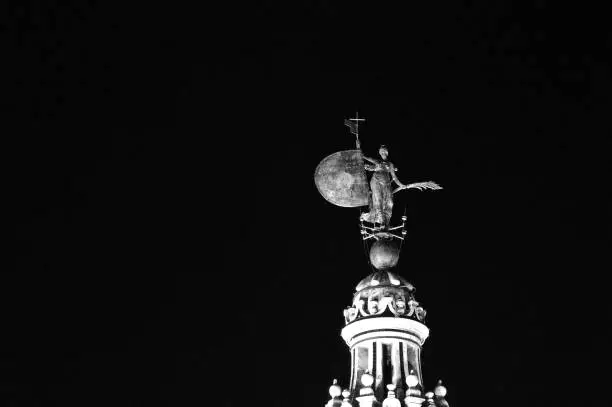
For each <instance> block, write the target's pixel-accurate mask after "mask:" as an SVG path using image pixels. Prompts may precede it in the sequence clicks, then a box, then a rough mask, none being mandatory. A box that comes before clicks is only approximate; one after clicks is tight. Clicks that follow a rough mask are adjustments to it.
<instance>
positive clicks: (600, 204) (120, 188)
mask: <svg viewBox="0 0 612 407" xmlns="http://www.w3.org/2000/svg"><path fill="white" fill-rule="evenodd" d="M70 3H72V4H70ZM263 3H264V4H261V5H259V6H257V7H255V6H252V5H251V6H248V7H244V6H242V5H240V4H238V3H236V4H229V3H228V4H226V5H225V6H223V7H216V8H214V9H213V8H210V6H209V5H205V4H204V3H201V4H199V5H195V4H194V5H191V6H189V7H186V6H185V7H183V6H179V5H170V3H167V4H159V5H158V4H155V3H154V2H153V3H150V2H149V3H146V4H142V5H136V4H135V3H134V4H132V3H131V5H129V6H128V5H126V4H121V5H119V4H118V5H113V4H112V3H106V2H105V3H100V2H91V1H90V2H76V1H74V2H65V3H62V5H59V3H57V4H54V5H53V6H47V7H46V8H45V7H42V6H39V5H38V4H36V3H34V2H19V4H14V5H7V6H3V8H4V9H5V10H3V11H2V13H0V14H2V15H3V16H4V17H5V19H4V21H3V22H2V24H1V25H0V28H1V30H2V31H1V32H2V40H1V41H2V42H3V45H2V46H3V49H5V50H8V52H7V53H6V54H5V55H4V56H3V58H2V60H3V63H2V65H3V66H2V79H3V81H2V84H3V88H2V113H3V120H2V123H3V131H2V144H1V146H2V149H1V150H2V153H3V160H2V161H3V163H4V164H5V170H4V175H5V177H4V182H3V191H4V194H3V197H4V199H3V200H4V201H5V202H8V203H9V205H8V206H9V209H5V212H4V213H5V218H6V221H7V222H6V225H7V227H6V228H5V230H7V231H8V234H9V235H10V242H11V244H10V245H9V246H7V249H8V250H7V253H8V254H9V256H8V257H9V260H13V261H9V263H8V264H9V266H7V267H6V268H5V270H4V271H5V272H4V273H2V274H1V277H0V278H1V280H0V290H2V292H1V293H0V298H1V301H2V304H1V307H0V310H1V311H0V313H1V314H0V315H1V321H2V330H1V334H0V335H1V338H2V339H1V340H0V345H1V357H0V404H1V405H3V406H43V405H44V406H55V405H58V406H59V405H61V406H77V405H78V406H102V405H105V406H106V405H114V406H141V405H142V406H144V405H147V406H151V405H160V406H196V405H199V406H206V405H224V406H233V405H244V404H253V405H268V406H270V405H272V406H287V405H299V406H302V405H303V406H312V405H322V404H323V403H325V401H326V400H327V399H328V396H327V389H328V387H329V385H330V384H331V380H332V379H333V378H338V379H339V381H340V383H341V384H343V385H346V383H347V382H348V379H349V373H350V370H349V353H348V351H347V348H346V345H345V344H344V343H343V342H342V339H341V338H340V336H339V331H340V329H341V328H342V326H343V317H342V310H343V309H344V307H346V306H347V305H349V303H350V301H351V298H352V294H353V289H354V287H355V285H356V284H357V282H358V281H359V280H360V279H362V278H363V277H365V276H366V275H367V274H368V272H369V267H368V264H367V261H366V257H365V256H364V252H363V250H362V244H361V240H360V236H359V234H358V227H357V222H356V218H357V216H358V210H357V209H342V208H339V207H335V206H333V205H331V204H329V203H327V202H326V201H325V200H324V199H323V198H322V197H321V196H320V195H319V194H318V192H317V190H316V188H315V186H314V183H313V179H312V176H313V172H314V169H315V167H316V165H317V164H318V162H319V161H320V160H321V159H322V158H324V157H325V156H327V155H328V154H331V153H333V152H335V151H338V150H343V149H348V148H352V146H353V145H354V144H353V143H354V139H353V138H352V136H351V135H350V134H349V133H348V131H347V129H346V128H345V127H344V126H343V120H344V118H347V117H349V116H351V115H352V114H354V112H355V111H356V110H359V113H360V115H363V116H365V117H366V118H367V124H366V125H365V126H364V127H363V132H362V147H363V148H364V150H365V152H366V153H369V154H371V155H373V154H375V152H376V149H377V147H378V145H380V144H386V145H387V146H388V147H389V150H390V160H391V161H393V162H394V163H395V165H396V166H397V167H399V168H400V172H399V173H398V175H399V177H400V179H401V180H402V181H403V182H406V183H407V182H414V181H421V180H429V179H431V180H435V181H437V182H438V183H440V184H442V185H443V186H444V190H443V191H439V192H416V191H407V192H405V193H402V194H400V195H399V196H398V201H397V202H396V207H397V208H398V209H399V210H400V211H401V210H402V209H403V208H404V207H406V212H407V215H408V239H407V240H406V243H405V245H404V248H403V252H402V257H401V261H400V265H399V269H398V272H399V273H400V274H401V275H402V276H404V277H405V278H407V279H408V280H409V281H411V282H412V283H413V284H414V285H415V286H416V287H417V298H418V299H419V300H420V301H421V302H422V304H423V305H424V306H425V308H426V309H427V310H428V319H427V325H428V326H429V327H430V329H431V337H430V339H428V341H427V342H426V344H425V347H424V356H423V362H424V365H423V369H424V375H425V376H424V379H425V382H426V383H425V384H426V387H427V388H431V387H433V385H434V384H435V381H436V380H437V379H438V378H441V379H443V380H444V382H445V384H446V385H447V387H448V389H449V396H448V400H449V402H450V403H451V405H454V406H460V405H463V406H465V405H468V404H469V405H476V406H480V405H482V406H484V405H491V404H493V403H494V404H495V405H498V406H510V405H516V404H517V402H518V403H520V404H521V405H534V406H535V405H553V404H554V405H561V406H565V405H568V406H569V405H596V404H597V405H602V404H603V403H604V402H605V399H604V398H605V397H606V396H607V395H606V394H605V391H602V390H601V389H602V388H604V387H605V383H607V381H606V380H605V377H606V369H604V368H607V364H606V357H607V353H606V348H607V347H608V345H609V343H610V339H611V338H610V329H609V325H610V316H609V314H610V305H609V301H608V297H609V288H608V287H609V286H608V285H607V284H606V283H607V280H608V278H607V277H608V273H609V270H610V268H609V265H607V264H608V261H607V260H608V259H607V254H608V253H609V248H608V246H609V224H608V217H609V206H610V202H609V198H608V190H609V186H610V181H609V177H608V172H609V170H610V168H609V167H610V165H609V162H610V161H609V160H610V159H609V154H610V144H611V142H610V140H611V138H610V131H611V130H612V125H611V124H610V119H609V112H610V108H611V107H612V71H611V69H612V63H611V62H610V61H612V58H611V56H612V55H611V52H612V31H610V28H609V22H608V21H607V14H605V13H604V12H603V10H598V9H595V8H587V7H586V6H581V5H578V4H576V3H574V4H572V5H571V6H563V5H560V4H557V3H560V2H546V1H537V2H529V3H525V4H524V5H520V6H518V5H511V4H510V2H501V3H497V4H495V5H492V4H489V3H490V2H484V1H483V2H446V3H432V2H410V4H408V5H407V6H406V8H403V9H392V8H391V6H388V5H382V4H381V5H374V4H373V3H369V4H365V5H356V4H355V3H354V2H334V3H333V4H332V2H323V1H317V2H270V1H268V2H263ZM5 45H6V46H5ZM602 386H603V387H602ZM217 399H221V400H222V402H221V403H220V404H219V403H218V402H217V403H214V402H213V401H212V400H217Z"/></svg>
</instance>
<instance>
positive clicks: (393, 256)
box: [370, 239, 399, 270]
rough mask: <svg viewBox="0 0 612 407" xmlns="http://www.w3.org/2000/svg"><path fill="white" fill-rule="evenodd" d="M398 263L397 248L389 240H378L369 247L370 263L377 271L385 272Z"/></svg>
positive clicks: (395, 244)
mask: <svg viewBox="0 0 612 407" xmlns="http://www.w3.org/2000/svg"><path fill="white" fill-rule="evenodd" d="M398 261H399V247H398V245H397V243H395V242H394V241H393V240H391V239H380V240H377V241H375V242H374V243H373V244H372V247H370V263H372V265H373V266H374V267H375V268H376V269H378V270H385V269H389V268H392V267H395V266H396V265H397V262H398Z"/></svg>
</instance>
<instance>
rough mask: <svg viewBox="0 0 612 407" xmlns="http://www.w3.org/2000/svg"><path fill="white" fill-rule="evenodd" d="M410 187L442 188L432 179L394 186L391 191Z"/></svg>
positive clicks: (421, 188) (420, 188) (419, 188)
mask: <svg viewBox="0 0 612 407" xmlns="http://www.w3.org/2000/svg"><path fill="white" fill-rule="evenodd" d="M410 188H416V189H418V190H423V189H442V187H441V186H440V185H438V184H436V183H435V182H433V181H426V182H414V183H412V184H408V185H404V186H400V187H398V188H395V190H394V191H393V193H396V192H398V191H401V190H402V189H410Z"/></svg>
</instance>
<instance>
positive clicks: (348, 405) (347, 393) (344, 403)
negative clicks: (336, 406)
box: [341, 389, 353, 407]
mask: <svg viewBox="0 0 612 407" xmlns="http://www.w3.org/2000/svg"><path fill="white" fill-rule="evenodd" d="M350 396H351V392H350V391H349V390H348V389H344V390H343V391H342V397H344V400H342V406H341V407H353V406H352V405H351V400H350V399H349V397H350Z"/></svg>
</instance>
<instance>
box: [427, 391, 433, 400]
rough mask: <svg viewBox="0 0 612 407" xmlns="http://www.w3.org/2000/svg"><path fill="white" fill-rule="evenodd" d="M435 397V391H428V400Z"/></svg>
mask: <svg viewBox="0 0 612 407" xmlns="http://www.w3.org/2000/svg"><path fill="white" fill-rule="evenodd" d="M433 396H434V394H433V391H428V392H427V393H425V397H426V398H428V399H432V398H433Z"/></svg>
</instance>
